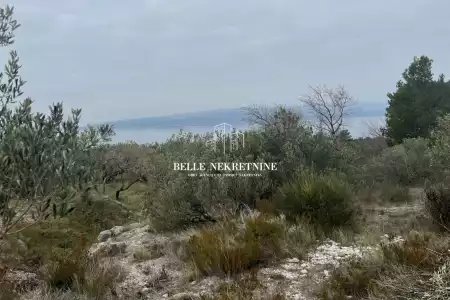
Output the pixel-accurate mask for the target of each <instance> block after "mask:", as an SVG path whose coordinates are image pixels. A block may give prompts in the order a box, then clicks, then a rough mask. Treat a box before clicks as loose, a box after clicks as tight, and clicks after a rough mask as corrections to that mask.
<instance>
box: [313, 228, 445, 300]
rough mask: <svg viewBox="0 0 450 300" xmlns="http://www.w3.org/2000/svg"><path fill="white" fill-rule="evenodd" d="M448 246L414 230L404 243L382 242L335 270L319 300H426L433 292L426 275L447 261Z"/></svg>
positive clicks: (437, 239) (319, 292)
mask: <svg viewBox="0 0 450 300" xmlns="http://www.w3.org/2000/svg"><path fill="white" fill-rule="evenodd" d="M449 246H450V244H449V243H448V239H442V238H441V237H438V236H436V235H433V234H428V233H419V232H417V231H411V232H410V234H409V235H408V237H407V238H406V239H405V240H399V241H383V242H382V243H381V245H380V250H379V251H378V252H376V253H374V254H373V255H371V256H367V257H364V258H358V259H356V260H353V261H350V262H349V263H347V264H346V265H344V266H342V267H340V268H338V269H336V270H335V271H334V272H333V273H332V275H331V277H330V278H329V279H328V280H327V281H325V282H324V283H323V284H322V285H321V287H320V289H319V291H318V295H319V298H320V299H323V300H331V299H338V300H340V299H349V297H351V298H356V299H366V298H369V299H380V300H381V299H383V300H387V299H426V298H422V297H424V295H425V294H433V293H435V292H434V289H435V287H434V286H433V285H432V284H428V283H430V274H433V273H434V272H440V271H441V270H440V267H441V266H442V265H443V264H446V262H448V258H449V252H448V250H449ZM434 274H436V273H434ZM431 278H433V277H431ZM413 296H415V297H413ZM437 299H439V298H437Z"/></svg>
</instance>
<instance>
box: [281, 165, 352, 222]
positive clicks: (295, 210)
mask: <svg viewBox="0 0 450 300" xmlns="http://www.w3.org/2000/svg"><path fill="white" fill-rule="evenodd" d="M275 202H276V205H277V207H278V209H279V211H280V212H281V213H283V214H285V215H286V217H287V219H289V220H292V221H295V220H296V219H298V218H299V217H300V218H306V219H309V220H310V222H311V223H313V224H316V225H319V226H320V227H322V228H324V229H333V228H334V227H341V226H352V225H354V224H355V217H356V213H357V207H356V206H355V202H354V199H353V195H352V194H351V192H350V190H349V187H348V186H347V184H346V183H345V182H344V181H342V180H340V179H339V178H337V177H336V176H333V175H329V176H328V175H318V174H315V173H313V172H301V173H300V174H299V175H298V176H297V178H296V179H295V180H293V181H291V182H289V183H286V184H284V185H283V186H282V187H281V188H280V191H279V192H278V194H277V196H276V201H275Z"/></svg>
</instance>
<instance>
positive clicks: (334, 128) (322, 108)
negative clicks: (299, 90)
mask: <svg viewBox="0 0 450 300" xmlns="http://www.w3.org/2000/svg"><path fill="white" fill-rule="evenodd" d="M310 89H311V93H310V94H308V95H305V96H302V97H300V101H301V102H302V103H303V104H304V105H306V107H307V108H308V109H309V111H310V112H311V113H313V114H314V115H315V117H316V118H317V121H318V123H319V124H318V125H317V127H318V129H319V130H325V131H326V132H328V133H329V134H331V135H336V134H337V133H338V132H339V131H340V130H342V127H343V125H344V119H345V118H346V117H347V116H349V115H350V113H351V111H350V109H351V108H352V107H353V106H354V105H356V103H357V101H356V100H355V99H354V98H353V97H352V96H350V95H349V93H348V92H347V91H346V90H345V88H344V87H343V86H339V87H337V88H334V89H332V88H327V87H326V86H318V87H312V86H310Z"/></svg>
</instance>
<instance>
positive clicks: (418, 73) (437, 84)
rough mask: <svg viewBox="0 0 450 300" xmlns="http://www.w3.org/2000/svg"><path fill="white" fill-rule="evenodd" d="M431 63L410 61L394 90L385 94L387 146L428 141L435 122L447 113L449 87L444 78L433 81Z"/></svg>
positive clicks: (431, 61)
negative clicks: (419, 140)
mask: <svg viewBox="0 0 450 300" xmlns="http://www.w3.org/2000/svg"><path fill="white" fill-rule="evenodd" d="M432 63H433V60H431V59H430V58H428V57H426V56H421V57H414V60H413V62H412V63H411V64H410V66H409V67H408V68H407V69H406V70H405V72H404V73H403V80H401V81H399V82H398V83H397V90H396V91H395V92H394V93H389V94H388V97H389V107H388V108H387V109H386V136H387V138H388V141H389V143H390V144H391V145H396V144H400V143H401V142H402V141H403V140H404V139H406V138H417V137H428V136H429V134H430V131H431V130H432V129H433V128H434V126H435V125H436V121H437V118H438V117H439V116H442V115H444V114H446V113H449V112H450V106H449V99H450V83H449V82H446V81H445V80H444V75H440V76H439V78H438V79H437V80H434V79H433V73H432V70H431V69H432Z"/></svg>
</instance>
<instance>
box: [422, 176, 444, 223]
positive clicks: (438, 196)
mask: <svg viewBox="0 0 450 300" xmlns="http://www.w3.org/2000/svg"><path fill="white" fill-rule="evenodd" d="M425 195H426V198H425V207H426V209H427V211H428V213H429V214H430V216H431V218H432V219H433V222H434V223H435V224H436V225H437V226H439V227H440V228H441V229H443V230H446V231H448V230H449V228H450V189H449V187H448V185H446V184H445V183H442V182H440V183H437V184H434V185H430V186H428V187H427V188H426V189H425Z"/></svg>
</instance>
